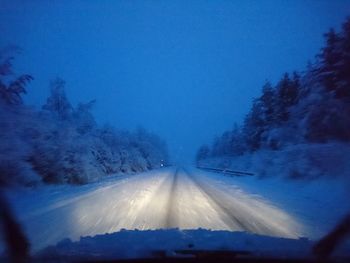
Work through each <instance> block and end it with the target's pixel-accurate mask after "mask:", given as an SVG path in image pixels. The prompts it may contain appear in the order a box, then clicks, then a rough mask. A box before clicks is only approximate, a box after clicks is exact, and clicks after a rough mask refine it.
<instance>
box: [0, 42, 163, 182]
mask: <svg viewBox="0 0 350 263" xmlns="http://www.w3.org/2000/svg"><path fill="white" fill-rule="evenodd" d="M19 51H20V49H19V48H18V47H15V46H9V47H7V48H4V49H2V50H1V52H0V127H1V129H0V145H1V151H0V185H2V186H10V185H26V186H32V185H37V184H40V183H68V184H85V183H89V182H94V181H97V180H99V179H101V178H102V177H104V176H108V175H113V174H129V173H136V172H142V171H147V170H150V169H155V168H159V167H161V166H163V165H166V164H167V162H168V153H167V145H166V143H165V142H164V141H163V140H162V139H161V138H160V137H158V136H157V135H155V134H153V133H150V132H148V131H146V130H145V129H143V128H138V129H137V130H136V131H132V132H130V131H122V130H118V129H117V128H115V127H113V126H111V125H108V124H106V125H103V126H99V125H98V124H97V122H96V120H95V119H94V116H93V114H92V108H93V106H94V104H95V101H94V100H92V101H90V102H87V103H79V104H78V105H76V106H74V105H72V104H71V103H70V101H69V99H68V97H67V95H66V93H65V85H66V84H65V81H64V80H63V79H60V78H57V79H55V80H53V81H52V82H51V83H50V85H49V86H50V95H49V97H48V98H47V100H46V102H45V103H44V105H42V107H41V109H36V108H35V107H33V106H30V105H26V104H25V103H24V102H23V95H24V94H26V93H27V86H28V84H29V82H31V81H32V80H33V76H31V75H28V74H22V75H17V74H16V73H15V72H13V59H14V55H17V54H18V53H20V52H19Z"/></svg>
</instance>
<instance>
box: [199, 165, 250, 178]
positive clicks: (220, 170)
mask: <svg viewBox="0 0 350 263" xmlns="http://www.w3.org/2000/svg"><path fill="white" fill-rule="evenodd" d="M197 168H198V169H202V170H207V171H211V172H218V173H225V174H232V175H240V176H241V175H249V176H253V175H254V174H253V173H249V172H242V171H234V170H229V169H220V168H211V167H202V166H197Z"/></svg>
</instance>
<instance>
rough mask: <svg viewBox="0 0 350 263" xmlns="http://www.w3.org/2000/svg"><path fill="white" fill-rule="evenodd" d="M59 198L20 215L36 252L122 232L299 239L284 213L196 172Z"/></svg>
mask: <svg viewBox="0 0 350 263" xmlns="http://www.w3.org/2000/svg"><path fill="white" fill-rule="evenodd" d="M223 178H224V177H223ZM58 196H60V198H52V197H50V196H48V197H47V200H46V201H45V202H44V203H42V204H41V205H39V206H37V207H35V208H28V207H27V210H26V211H28V212H23V211H22V212H21V213H19V218H20V220H21V221H22V222H23V224H24V226H25V229H26V231H27V233H28V235H29V236H30V239H31V243H32V246H33V248H34V249H38V248H42V247H43V246H46V245H48V244H55V243H56V242H58V241H60V240H62V239H64V238H71V239H72V240H77V239H79V237H80V236H87V235H96V234H103V233H112V232H116V231H119V230H121V229H140V230H145V229H163V228H180V229H197V228H205V229H212V230H232V231H248V232H253V233H259V234H265V235H271V236H280V237H292V238H296V237H298V236H299V235H300V226H299V225H298V224H297V223H296V221H295V220H294V219H293V218H292V217H291V216H290V215H288V214H287V213H286V212H285V211H283V210H281V209H279V208H277V207H276V206H274V205H273V204H271V203H270V202H268V201H267V200H264V199H263V198H262V197H260V196H256V195H250V194H249V193H246V192H244V191H243V190H242V189H240V188H238V187H236V186H232V185H225V184H222V182H220V181H217V180H215V179H213V178H211V177H210V173H203V172H201V171H200V170H197V169H194V168H186V169H184V168H166V169H160V170H157V171H153V172H148V173H144V174H140V175H135V176H131V177H128V178H126V179H118V180H116V181H112V182H109V183H108V184H105V185H104V184H101V185H98V187H97V186H95V187H91V188H88V189H87V190H85V191H82V192H77V193H73V194H72V193H71V194H70V195H64V194H60V195H58ZM61 196H69V197H68V198H61ZM40 199H44V198H43V197H42V196H41V198H40ZM20 206H21V205H20ZM22 206H23V207H24V206H25V205H23V203H22ZM17 210H23V209H21V208H18V207H17Z"/></svg>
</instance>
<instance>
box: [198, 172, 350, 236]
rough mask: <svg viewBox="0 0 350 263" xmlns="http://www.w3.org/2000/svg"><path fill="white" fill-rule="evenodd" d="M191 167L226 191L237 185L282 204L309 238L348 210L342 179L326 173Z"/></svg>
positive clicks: (346, 189)
mask: <svg viewBox="0 0 350 263" xmlns="http://www.w3.org/2000/svg"><path fill="white" fill-rule="evenodd" d="M192 171H195V172H196V173H197V174H199V173H200V174H201V175H202V176H205V177H207V182H210V183H211V184H218V185H220V187H221V188H223V189H226V191H227V192H230V191H232V190H231V189H232V188H239V189H241V190H243V191H244V192H246V193H249V194H250V195H255V196H256V197H257V198H262V197H263V198H264V200H265V201H266V200H268V201H269V202H270V203H271V204H272V205H274V206H276V207H279V208H283V210H284V211H288V214H289V215H290V216H292V217H293V218H295V219H296V220H297V221H298V222H299V223H300V224H301V225H302V226H303V236H305V237H307V238H310V239H319V238H320V237H322V236H323V235H325V234H326V233H328V232H329V231H330V230H331V229H332V228H333V227H335V226H336V224H337V223H338V222H339V221H340V220H341V219H342V218H343V217H344V216H345V215H346V214H347V213H349V212H350V202H349V200H350V194H349V191H348V189H349V188H348V185H347V183H346V182H347V181H346V180H340V179H338V180H335V179H332V178H329V177H328V178H318V179H315V180H305V179H304V180H293V179H286V178H281V177H272V176H271V177H268V176H267V177H264V178H259V177H257V176H232V175H225V174H222V173H213V172H206V171H203V170H199V169H194V168H193V169H192ZM344 181H345V183H344ZM271 216H272V215H271Z"/></svg>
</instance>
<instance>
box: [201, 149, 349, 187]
mask: <svg viewBox="0 0 350 263" xmlns="http://www.w3.org/2000/svg"><path fill="white" fill-rule="evenodd" d="M349 156H350V144H346V143H327V144H298V145H290V146H287V147H285V148H284V149H281V150H278V151H274V150H259V151H257V152H254V153H251V154H244V155H242V156H237V157H217V158H209V159H205V160H201V161H199V163H198V166H202V167H212V168H229V169H233V170H242V171H249V172H253V173H255V174H256V175H257V176H261V177H265V176H279V177H287V178H308V179H313V178H317V177H323V176H325V177H332V178H335V177H341V178H344V179H345V178H347V179H349V181H350V162H349Z"/></svg>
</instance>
